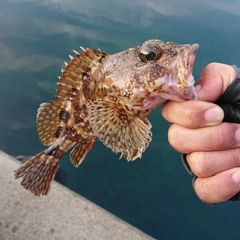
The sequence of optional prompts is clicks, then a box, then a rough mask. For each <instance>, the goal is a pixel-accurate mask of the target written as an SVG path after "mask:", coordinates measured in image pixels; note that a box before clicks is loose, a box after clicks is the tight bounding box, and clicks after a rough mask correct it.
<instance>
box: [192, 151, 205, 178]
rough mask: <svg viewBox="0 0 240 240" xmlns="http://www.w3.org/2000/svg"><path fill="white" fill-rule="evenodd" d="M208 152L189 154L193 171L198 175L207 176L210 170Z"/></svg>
mask: <svg viewBox="0 0 240 240" xmlns="http://www.w3.org/2000/svg"><path fill="white" fill-rule="evenodd" d="M206 154H207V153H206V152H193V153H191V154H189V157H188V164H189V166H190V168H191V170H192V172H193V173H194V174H195V175H196V176H198V177H206V176H208V172H209V164H208V163H209V162H208V161H207V156H206Z"/></svg>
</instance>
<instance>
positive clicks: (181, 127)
mask: <svg viewBox="0 0 240 240" xmlns="http://www.w3.org/2000/svg"><path fill="white" fill-rule="evenodd" d="M235 78H236V73H235V70H234V69H233V67H231V66H229V65H225V64H220V63H211V64H209V65H207V66H206V67H205V68H204V70H203V71H202V73H201V76H200V78H199V82H198V85H197V86H196V91H197V94H198V97H199V100H197V101H196V100H191V101H185V102H181V103H177V102H173V101H168V102H166V103H165V104H164V106H163V108H162V114H163V117H164V118H165V119H166V120H167V121H169V122H171V123H172V125H171V127H170V128H169V132H168V139H169V142H170V144H171V145H172V146H173V148H175V149H176V150H177V151H179V152H181V153H185V154H187V162H188V164H189V166H190V168H191V171H192V172H193V173H194V174H195V175H196V176H197V177H198V178H197V179H196V181H195V182H194V189H195V192H196V194H197V195H198V197H199V198H200V199H202V200H203V201H205V202H208V203H219V202H224V201H227V200H228V199H229V198H231V197H232V196H234V195H235V194H236V193H238V192H239V191H240V124H234V123H226V122H222V120H223V117H224V113H223V110H222V109H221V108H220V107H219V106H217V105H216V104H214V103H213V102H215V101H216V100H217V99H218V98H219V97H220V96H221V95H222V93H223V92H224V91H225V90H226V88H227V87H228V86H229V84H230V83H231V82H232V81H233V80H234V79H235Z"/></svg>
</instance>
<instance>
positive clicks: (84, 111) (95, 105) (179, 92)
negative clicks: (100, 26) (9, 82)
mask: <svg viewBox="0 0 240 240" xmlns="http://www.w3.org/2000/svg"><path fill="white" fill-rule="evenodd" d="M198 47H199V46H198V44H193V45H191V44H183V45H181V44H177V43H172V42H166V43H164V42H162V41H161V40H149V41H146V42H145V43H143V44H142V45H141V46H138V47H136V48H130V49H128V50H126V51H123V52H120V53H116V54H112V55H108V54H107V53H105V52H104V51H101V50H93V49H89V48H87V49H85V48H82V51H83V53H79V52H76V51H74V52H75V54H76V57H72V56H70V59H71V62H70V63H65V69H63V70H62V76H61V77H59V83H58V90H57V96H56V99H55V100H54V101H51V102H48V103H43V104H41V105H40V107H39V109H38V114H37V130H38V134H39V138H40V140H41V142H42V144H43V145H45V146H49V147H48V148H47V149H46V150H44V151H43V152H41V153H38V154H37V155H35V156H34V157H32V158H30V159H29V160H28V161H27V162H26V163H24V164H23V165H22V166H21V167H20V168H19V169H17V170H16V171H15V177H16V178H20V177H22V178H23V179H22V182H21V184H22V185H23V187H25V188H26V189H28V190H30V191H31V192H32V193H34V194H35V195H37V196H40V195H47V193H48V191H49V188H50V185H51V182H52V180H53V178H54V175H55V173H56V170H57V167H58V164H59V161H60V159H61V157H62V156H63V155H64V153H65V152H67V151H68V150H69V149H71V148H73V150H72V151H71V153H70V160H71V162H72V164H73V165H74V166H76V167H77V166H78V165H79V164H80V163H81V162H82V161H83V160H84V158H85V157H86V155H87V153H88V152H89V151H90V150H91V148H92V147H93V145H94V143H95V142H96V140H97V139H99V140H101V141H102V142H103V144H104V145H105V146H107V147H109V148H111V149H112V151H113V152H115V153H120V154H121V156H123V157H124V158H126V159H127V160H128V161H131V160H135V159H136V158H140V157H141V156H142V153H143V152H144V151H145V150H146V148H147V147H148V145H149V143H150V142H151V139H152V132H151V123H150V122H149V121H148V119H147V116H148V114H149V113H150V112H151V111H152V110H153V109H155V108H157V107H158V106H159V105H160V104H161V103H162V102H165V101H166V100H174V101H178V102H181V101H185V100H189V99H196V98H197V96H196V93H195V90H194V86H193V84H194V78H193V76H192V69H193V63H194V60H195V56H196V52H197V50H198Z"/></svg>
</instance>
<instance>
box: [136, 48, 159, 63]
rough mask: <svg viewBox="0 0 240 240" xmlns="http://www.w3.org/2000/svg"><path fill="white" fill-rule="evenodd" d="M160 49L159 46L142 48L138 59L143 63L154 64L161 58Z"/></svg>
mask: <svg viewBox="0 0 240 240" xmlns="http://www.w3.org/2000/svg"><path fill="white" fill-rule="evenodd" d="M162 53H163V51H162V49H161V48H160V47H159V46H151V45H150V46H144V47H143V48H142V49H141V50H140V52H139V57H140V59H141V60H142V61H143V62H156V61H157V60H158V59H159V58H160V57H161V56H162Z"/></svg>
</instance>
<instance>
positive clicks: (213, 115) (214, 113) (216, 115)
mask: <svg viewBox="0 0 240 240" xmlns="http://www.w3.org/2000/svg"><path fill="white" fill-rule="evenodd" d="M223 117H224V113H223V110H222V109H221V108H220V107H213V108H210V109H208V110H207V111H206V112H205V113H204V118H205V120H207V121H208V122H221V121H222V120H223Z"/></svg>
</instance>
